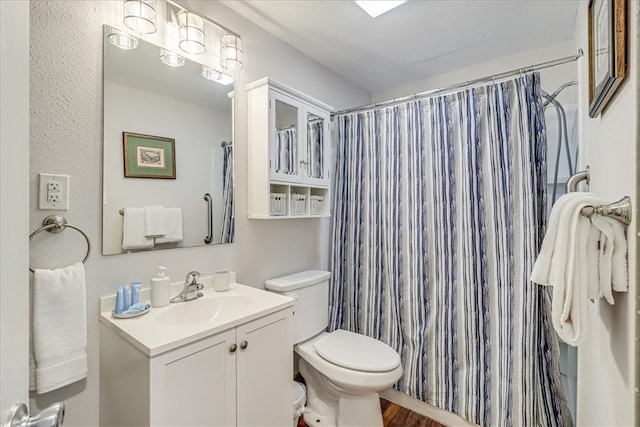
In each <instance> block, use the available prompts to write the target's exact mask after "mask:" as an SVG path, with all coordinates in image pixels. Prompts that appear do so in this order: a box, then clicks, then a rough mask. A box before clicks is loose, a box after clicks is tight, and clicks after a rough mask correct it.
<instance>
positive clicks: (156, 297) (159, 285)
mask: <svg viewBox="0 0 640 427" xmlns="http://www.w3.org/2000/svg"><path fill="white" fill-rule="evenodd" d="M166 269H167V267H163V266H161V265H159V266H158V274H156V277H153V278H152V279H151V305H152V306H153V307H164V306H165V305H168V304H169V280H170V278H169V277H168V276H166V275H165V274H164V271H165V270H166Z"/></svg>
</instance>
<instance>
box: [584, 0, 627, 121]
mask: <svg viewBox="0 0 640 427" xmlns="http://www.w3.org/2000/svg"><path fill="white" fill-rule="evenodd" d="M626 8H627V1H626V0H590V2H589V117H592V118H593V117H597V116H598V115H600V113H601V112H602V110H603V109H604V108H605V107H606V106H607V103H608V102H609V101H610V100H611V99H612V98H613V96H614V94H615V92H616V90H617V89H618V87H619V86H620V83H622V81H623V80H624V78H625V74H626V68H627V54H626V49H627V43H626V41H627V28H626Z"/></svg>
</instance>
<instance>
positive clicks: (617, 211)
mask: <svg viewBox="0 0 640 427" xmlns="http://www.w3.org/2000/svg"><path fill="white" fill-rule="evenodd" d="M589 179H590V171H589V166H587V169H586V170H583V171H580V172H576V173H575V175H573V176H572V177H571V178H569V180H568V181H567V193H573V192H575V191H577V188H578V183H580V182H582V181H587V185H588V184H589ZM580 214H582V215H584V216H591V215H593V214H598V215H602V216H607V217H610V218H614V219H617V220H618V221H620V222H621V223H623V224H624V225H629V224H631V197H629V196H624V197H623V198H622V199H620V200H618V201H617V202H613V203H611V204H608V205H602V206H587V207H584V208H582V210H581V211H580Z"/></svg>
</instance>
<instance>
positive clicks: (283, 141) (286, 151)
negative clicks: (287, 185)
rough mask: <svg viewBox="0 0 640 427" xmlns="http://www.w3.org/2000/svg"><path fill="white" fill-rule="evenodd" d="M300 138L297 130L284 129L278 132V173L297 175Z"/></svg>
mask: <svg viewBox="0 0 640 427" xmlns="http://www.w3.org/2000/svg"><path fill="white" fill-rule="evenodd" d="M297 138H298V136H297V132H296V128H295V127H293V128H289V129H283V130H279V131H277V132H276V150H277V153H276V172H277V173H284V174H289V175H295V174H296V173H297V168H296V163H297V159H298V152H297V146H298V139H297Z"/></svg>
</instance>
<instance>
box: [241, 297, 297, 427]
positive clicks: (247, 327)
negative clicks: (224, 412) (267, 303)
mask: <svg viewBox="0 0 640 427" xmlns="http://www.w3.org/2000/svg"><path fill="white" fill-rule="evenodd" d="M292 318H293V312H292V310H291V309H287V310H283V311H280V312H277V313H274V314H271V315H269V316H265V317H263V318H260V319H258V320H255V321H252V322H249V323H246V324H244V325H241V326H238V328H237V329H236V342H237V343H238V352H237V353H238V354H237V393H238V400H237V414H238V415H237V416H238V418H237V425H238V426H287V425H291V422H292V419H293V413H292V405H293V388H292V386H291V383H292V378H293V335H292V334H293V332H292Z"/></svg>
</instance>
